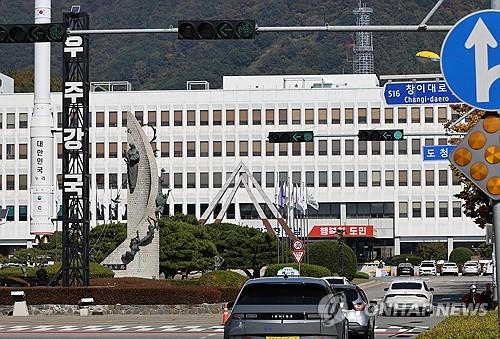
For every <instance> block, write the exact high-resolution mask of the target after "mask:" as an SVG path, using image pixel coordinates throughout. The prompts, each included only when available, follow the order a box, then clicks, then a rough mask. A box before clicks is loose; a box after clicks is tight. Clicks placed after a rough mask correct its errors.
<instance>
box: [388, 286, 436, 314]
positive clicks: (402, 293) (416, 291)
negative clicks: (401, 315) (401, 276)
mask: <svg viewBox="0 0 500 339" xmlns="http://www.w3.org/2000/svg"><path fill="white" fill-rule="evenodd" d="M384 291H385V295H384V298H383V300H382V307H383V312H384V315H392V314H394V313H395V312H407V313H418V314H424V315H425V316H429V315H430V314H431V313H432V300H433V295H432V292H433V291H434V289H433V288H429V287H428V286H427V284H426V283H425V282H424V281H423V280H395V281H393V282H392V283H391V285H390V286H389V287H388V288H385V289H384Z"/></svg>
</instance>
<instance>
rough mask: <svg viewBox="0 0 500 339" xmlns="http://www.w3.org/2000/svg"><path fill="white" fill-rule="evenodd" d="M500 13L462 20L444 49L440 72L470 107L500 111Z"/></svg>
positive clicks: (488, 11) (481, 12)
mask: <svg viewBox="0 0 500 339" xmlns="http://www.w3.org/2000/svg"><path fill="white" fill-rule="evenodd" d="M499 44H500V11H498V10H486V11H479V12H475V13H472V14H470V15H468V16H466V17H465V18H463V19H461V20H460V21H459V22H458V23H457V24H456V25H455V26H454V27H453V28H452V29H451V31H450V32H449V33H448V35H447V36H446V39H445V40H444V43H443V47H442V49H441V70H442V72H443V75H444V77H445V80H446V82H447V83H448V86H450V89H451V90H452V91H453V93H454V94H455V95H456V96H457V97H458V98H459V99H461V100H462V101H463V102H465V103H467V104H468V105H470V106H473V107H476V108H479V109H483V110H495V109H500V47H499Z"/></svg>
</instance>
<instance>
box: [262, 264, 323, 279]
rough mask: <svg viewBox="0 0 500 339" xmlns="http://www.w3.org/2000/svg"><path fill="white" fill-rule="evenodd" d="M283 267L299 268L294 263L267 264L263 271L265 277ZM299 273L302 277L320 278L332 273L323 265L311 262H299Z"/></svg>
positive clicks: (272, 274) (274, 273)
mask: <svg viewBox="0 0 500 339" xmlns="http://www.w3.org/2000/svg"><path fill="white" fill-rule="evenodd" d="M283 267H293V268H295V269H297V270H298V269H299V265H297V264H296V263H289V264H274V265H269V266H268V267H267V269H266V272H265V273H264V276H265V277H275V276H276V275H277V274H278V271H279V270H280V269H282V268H283ZM300 275H301V276H303V277H315V278H322V277H327V276H330V275H332V272H331V271H330V270H329V269H328V268H326V267H323V266H318V265H311V264H301V265H300Z"/></svg>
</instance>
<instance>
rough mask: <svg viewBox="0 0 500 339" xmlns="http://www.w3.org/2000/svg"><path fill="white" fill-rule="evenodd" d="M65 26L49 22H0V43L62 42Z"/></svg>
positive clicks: (64, 37)
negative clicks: (6, 23)
mask: <svg viewBox="0 0 500 339" xmlns="http://www.w3.org/2000/svg"><path fill="white" fill-rule="evenodd" d="M65 39H66V26H65V25H64V24H62V23H51V24H9V25H1V24H0V43H34V42H62V41H64V40H65Z"/></svg>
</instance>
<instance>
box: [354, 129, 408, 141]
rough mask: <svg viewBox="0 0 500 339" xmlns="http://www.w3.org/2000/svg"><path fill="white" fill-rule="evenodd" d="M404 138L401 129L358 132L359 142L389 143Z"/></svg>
mask: <svg viewBox="0 0 500 339" xmlns="http://www.w3.org/2000/svg"><path fill="white" fill-rule="evenodd" d="M403 137H404V132H403V130H402V129H379V130H359V131H358V139H359V141H391V140H401V139H403Z"/></svg>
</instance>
